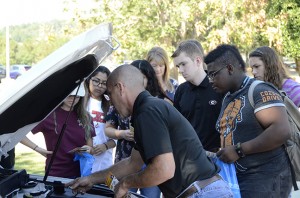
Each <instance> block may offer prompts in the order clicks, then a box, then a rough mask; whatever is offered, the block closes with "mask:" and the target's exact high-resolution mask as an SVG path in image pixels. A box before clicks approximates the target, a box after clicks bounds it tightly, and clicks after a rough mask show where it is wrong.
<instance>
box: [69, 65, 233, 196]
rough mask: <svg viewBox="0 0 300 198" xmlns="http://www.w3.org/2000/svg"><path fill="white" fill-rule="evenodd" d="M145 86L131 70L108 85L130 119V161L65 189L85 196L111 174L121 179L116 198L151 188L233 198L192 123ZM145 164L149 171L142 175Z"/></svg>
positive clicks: (112, 77) (122, 69)
mask: <svg viewBox="0 0 300 198" xmlns="http://www.w3.org/2000/svg"><path fill="white" fill-rule="evenodd" d="M143 81H144V78H143V75H142V73H141V72H140V71H139V70H138V69H137V68H135V67H133V66H131V65H122V66H120V67H118V68H117V69H115V70H114V71H113V72H112V73H111V75H110V76H109V78H108V80H107V92H108V94H109V96H110V99H111V101H112V103H113V105H114V106H115V107H116V109H117V110H118V112H119V114H120V115H121V116H122V117H124V118H125V117H129V116H131V125H132V126H133V127H134V139H135V142H136V145H135V148H134V149H133V150H132V154H131V156H130V157H129V158H127V159H125V160H122V161H120V162H118V163H116V164H114V165H113V166H112V167H110V168H109V169H107V170H103V171H99V172H96V173H94V174H92V175H90V176H87V177H83V178H80V179H75V180H74V181H73V182H71V183H69V184H66V186H70V187H71V188H72V189H73V192H81V193H83V192H86V191H87V190H88V189H90V188H91V187H92V186H93V185H94V184H99V183H104V182H105V179H106V177H107V175H108V173H109V172H111V173H112V174H113V175H115V176H116V177H117V178H118V180H119V183H118V185H117V186H116V187H115V197H123V196H124V195H125V194H126V193H127V192H128V190H129V189H130V188H144V187H150V186H159V188H160V190H161V191H162V193H163V195H164V197H166V198H169V197H172V198H174V197H181V198H182V197H190V196H193V197H206V198H207V197H217V196H219V197H232V193H231V191H230V188H229V187H228V185H227V183H225V182H224V181H223V180H222V179H221V177H220V176H219V175H218V171H219V169H218V167H217V166H215V165H214V163H212V162H211V161H210V160H209V159H208V158H207V157H206V154H205V151H204V149H203V147H202V144H201V142H200V140H199V138H198V137H197V134H196V132H195V130H194V129H193V127H192V126H191V125H190V123H189V122H188V121H187V120H186V119H185V118H184V117H183V116H182V115H181V114H180V113H179V112H178V111H177V110H176V109H175V108H174V107H173V106H172V105H170V104H169V103H168V102H166V101H164V100H162V99H159V98H156V97H153V96H151V95H150V94H149V93H148V92H147V91H146V90H145V88H144V85H143ZM144 163H146V164H147V167H146V168H145V169H144V170H142V171H140V170H141V167H142V165H143V164H144ZM222 195H224V196H222Z"/></svg>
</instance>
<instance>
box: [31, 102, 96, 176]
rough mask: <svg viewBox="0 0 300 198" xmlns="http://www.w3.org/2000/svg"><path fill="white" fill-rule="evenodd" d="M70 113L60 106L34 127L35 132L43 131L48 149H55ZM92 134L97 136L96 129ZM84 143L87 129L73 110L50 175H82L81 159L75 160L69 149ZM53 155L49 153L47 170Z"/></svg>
mask: <svg viewBox="0 0 300 198" xmlns="http://www.w3.org/2000/svg"><path fill="white" fill-rule="evenodd" d="M68 113H69V112H68V111H65V110H63V109H62V108H60V107H59V108H57V109H56V110H55V111H54V112H52V113H51V114H50V115H49V116H48V117H47V118H46V119H45V120H43V121H42V122H40V123H39V124H38V125H37V126H36V127H35V128H34V129H32V133H33V134H36V133H38V132H42V133H43V135H44V138H45V142H46V147H47V150H48V151H54V148H55V145H56V143H57V140H58V137H59V134H60V132H61V129H62V126H63V124H64V123H65V120H66V118H67V115H68ZM55 120H56V122H55ZM92 136H95V131H93V132H92ZM83 145H86V140H85V131H84V128H83V127H82V126H81V123H80V122H79V120H78V117H77V114H76V112H74V111H72V112H71V113H70V116H69V119H68V122H67V127H66V129H65V131H64V135H63V137H62V140H61V144H60V146H59V148H58V150H57V153H56V156H55V158H54V161H53V164H52V166H51V169H50V171H49V175H50V176H56V177H65V178H76V177H80V167H79V161H73V159H74V154H72V153H69V151H70V150H72V149H74V148H76V147H81V146H83ZM51 156H52V155H47V159H46V167H45V170H46V169H47V168H48V165H49V163H50V159H51Z"/></svg>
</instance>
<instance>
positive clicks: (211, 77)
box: [207, 65, 227, 81]
mask: <svg viewBox="0 0 300 198" xmlns="http://www.w3.org/2000/svg"><path fill="white" fill-rule="evenodd" d="M224 68H227V65H225V66H223V67H221V68H220V69H218V70H217V71H214V72H212V73H210V74H207V77H208V80H209V81H214V78H215V77H216V75H217V74H218V73H219V72H220V71H221V70H222V69H224Z"/></svg>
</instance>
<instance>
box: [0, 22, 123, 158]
mask: <svg viewBox="0 0 300 198" xmlns="http://www.w3.org/2000/svg"><path fill="white" fill-rule="evenodd" d="M113 44H116V46H114V45H113ZM118 47H119V43H118V41H117V40H116V39H114V38H113V37H112V25H111V24H110V23H105V24H100V25H98V26H96V27H94V28H92V29H90V30H88V31H86V32H84V33H82V34H80V35H78V36H77V37H75V38H74V39H72V40H71V41H69V42H68V43H67V44H65V45H63V46H62V47H61V48H59V49H58V50H56V51H54V52H53V53H52V54H50V55H49V56H47V57H46V58H45V59H43V60H42V61H40V62H39V63H38V64H37V65H35V66H34V67H32V69H30V70H29V71H28V72H26V73H25V74H24V75H22V76H20V77H19V78H18V79H17V80H16V81H15V82H14V83H13V85H12V86H10V87H6V88H4V89H3V90H2V91H1V93H0V157H1V156H2V155H7V151H9V150H11V149H12V148H14V147H15V145H16V144H17V143H18V142H20V141H21V140H22V139H23V138H24V137H25V136H26V134H27V133H28V132H29V131H31V129H33V128H34V127H35V126H36V125H37V124H38V123H39V122H40V121H42V120H43V119H44V118H45V117H47V115H49V114H50V113H51V112H52V111H53V110H54V109H55V108H56V107H57V106H58V105H59V104H60V103H61V102H62V101H63V100H64V99H65V98H66V97H67V96H68V95H69V94H70V93H71V92H72V91H73V90H74V89H75V88H76V87H77V86H78V85H79V84H80V83H81V82H82V81H83V80H84V79H85V78H87V77H88V76H89V75H90V74H91V73H92V72H93V71H94V70H95V69H96V68H97V67H98V66H99V65H100V63H101V62H102V61H103V60H104V59H105V58H106V57H107V56H108V55H110V54H111V53H112V52H113V51H114V50H116V49H117V48H118Z"/></svg>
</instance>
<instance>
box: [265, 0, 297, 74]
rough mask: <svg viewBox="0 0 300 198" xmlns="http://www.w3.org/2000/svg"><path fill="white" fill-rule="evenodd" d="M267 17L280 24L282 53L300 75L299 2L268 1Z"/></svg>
mask: <svg viewBox="0 0 300 198" xmlns="http://www.w3.org/2000/svg"><path fill="white" fill-rule="evenodd" d="M267 12H268V14H269V17H274V18H277V19H279V20H280V22H281V24H280V25H281V26H280V28H281V31H282V38H283V50H282V53H283V54H285V55H287V56H289V57H293V58H294V59H295V62H296V65H297V68H296V69H297V71H298V73H300V31H299V30H300V16H299V13H300V1H299V0H270V1H269V3H268V7H267Z"/></svg>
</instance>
